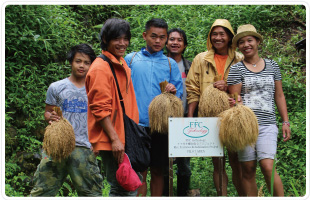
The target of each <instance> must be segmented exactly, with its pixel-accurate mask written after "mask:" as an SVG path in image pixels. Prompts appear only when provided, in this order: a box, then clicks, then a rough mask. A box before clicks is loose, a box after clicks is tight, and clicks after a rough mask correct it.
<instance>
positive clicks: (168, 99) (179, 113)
mask: <svg viewBox="0 0 310 200" xmlns="http://www.w3.org/2000/svg"><path fill="white" fill-rule="evenodd" d="M167 84H168V82H167V81H164V82H162V83H160V84H159V85H160V88H161V91H162V93H161V94H160V95H158V96H156V97H155V98H154V99H153V100H152V102H151V103H150V106H149V120H150V128H151V132H154V131H157V132H159V133H162V134H167V133H168V118H169V117H183V114H184V110H183V103H182V100H181V99H179V98H178V97H176V96H175V95H173V94H171V93H167V92H164V91H165V88H166V85H167Z"/></svg>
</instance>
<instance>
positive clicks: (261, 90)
mask: <svg viewBox="0 0 310 200" xmlns="http://www.w3.org/2000/svg"><path fill="white" fill-rule="evenodd" d="M264 61H265V67H264V69H263V70H262V71H260V72H252V71H250V70H249V69H248V68H247V67H246V66H245V65H244V63H243V62H242V61H240V62H238V63H236V64H235V65H233V66H231V68H230V71H229V75H228V79H227V84H228V85H236V84H239V83H241V84H242V88H241V97H242V101H243V104H244V105H246V106H248V107H249V108H251V109H252V110H253V112H254V113H255V115H256V117H257V120H258V124H259V125H268V124H276V114H275V103H274V93H275V81H278V80H281V72H280V69H279V66H278V64H277V63H276V62H275V61H273V60H270V59H264Z"/></svg>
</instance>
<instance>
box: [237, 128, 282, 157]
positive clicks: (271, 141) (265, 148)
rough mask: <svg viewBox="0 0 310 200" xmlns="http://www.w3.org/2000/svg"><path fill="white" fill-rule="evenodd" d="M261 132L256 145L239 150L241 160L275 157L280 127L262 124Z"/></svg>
mask: <svg viewBox="0 0 310 200" xmlns="http://www.w3.org/2000/svg"><path fill="white" fill-rule="evenodd" d="M258 128H259V134H258V138H257V141H256V144H255V146H254V147H251V146H247V147H246V148H245V149H243V150H241V151H239V152H238V158H239V161H240V162H246V161H252V160H257V161H260V160H262V159H266V158H268V159H274V157H275V154H276V152H277V138H278V127H277V126H276V125H275V124H271V125H260V126H258Z"/></svg>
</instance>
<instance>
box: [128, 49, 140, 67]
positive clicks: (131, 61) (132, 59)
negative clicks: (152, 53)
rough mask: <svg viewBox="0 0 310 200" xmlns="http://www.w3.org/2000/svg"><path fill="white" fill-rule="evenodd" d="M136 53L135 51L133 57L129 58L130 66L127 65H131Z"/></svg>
mask: <svg viewBox="0 0 310 200" xmlns="http://www.w3.org/2000/svg"><path fill="white" fill-rule="evenodd" d="M137 53H138V52H137V51H136V52H135V53H134V54H133V56H132V58H131V60H130V64H129V65H131V63H132V61H133V58H134V57H135V55H136V54H137Z"/></svg>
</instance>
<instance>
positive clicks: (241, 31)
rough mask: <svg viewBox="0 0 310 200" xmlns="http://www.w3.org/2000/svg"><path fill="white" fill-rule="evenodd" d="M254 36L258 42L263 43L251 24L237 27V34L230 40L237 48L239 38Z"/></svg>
mask: <svg viewBox="0 0 310 200" xmlns="http://www.w3.org/2000/svg"><path fill="white" fill-rule="evenodd" d="M249 35H250V36H255V37H257V38H258V39H259V40H260V42H261V43H262V42H263V37H262V36H261V35H260V34H259V33H257V31H256V28H255V27H254V26H253V25H252V24H245V25H241V26H239V27H238V30H237V34H236V35H235V37H234V38H233V40H232V43H233V45H235V46H237V42H238V40H239V39H240V38H243V37H245V36H249Z"/></svg>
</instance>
